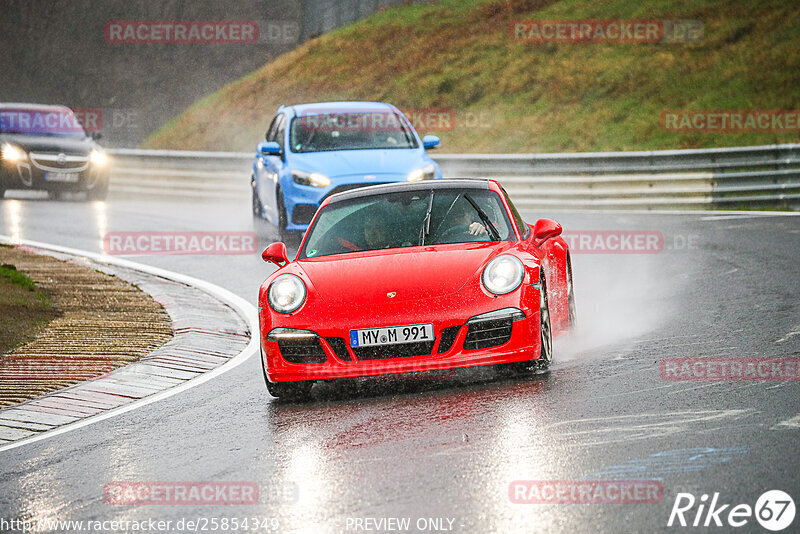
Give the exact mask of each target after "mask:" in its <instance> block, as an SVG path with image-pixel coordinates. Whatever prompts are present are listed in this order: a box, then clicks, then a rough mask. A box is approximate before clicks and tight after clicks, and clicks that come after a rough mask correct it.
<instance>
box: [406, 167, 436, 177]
mask: <svg viewBox="0 0 800 534" xmlns="http://www.w3.org/2000/svg"><path fill="white" fill-rule="evenodd" d="M434 176H436V166H435V165H434V164H433V163H429V164H428V165H425V166H424V167H422V168H421V169H414V170H413V171H411V172H410V173H408V175H407V176H406V180H408V181H409V182H418V181H420V180H432V179H433V177H434Z"/></svg>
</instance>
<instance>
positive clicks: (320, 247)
mask: <svg viewBox="0 0 800 534" xmlns="http://www.w3.org/2000/svg"><path fill="white" fill-rule="evenodd" d="M308 232H309V235H308V238H307V239H306V242H305V245H304V247H303V249H302V250H301V251H300V256H299V257H300V259H304V258H313V257H319V256H328V255H331V254H344V253H348V252H357V251H362V250H380V249H391V248H402V247H412V246H419V245H441V244H446V243H474V242H488V241H504V240H509V239H514V233H513V230H512V226H511V223H510V221H509V218H508V215H507V213H506V210H505V209H504V207H503V204H502V202H501V200H500V197H499V196H498V195H497V194H496V193H494V192H493V191H484V190H477V189H476V190H456V189H452V190H448V189H444V190H436V191H410V192H402V193H387V194H385V195H374V196H369V197H361V198H355V199H352V200H347V201H341V202H335V203H332V204H328V205H327V206H325V207H324V208H322V210H321V211H320V213H319V216H318V217H317V220H316V222H315V223H314V225H313V226H312V227H311V228H310V229H309V230H308Z"/></svg>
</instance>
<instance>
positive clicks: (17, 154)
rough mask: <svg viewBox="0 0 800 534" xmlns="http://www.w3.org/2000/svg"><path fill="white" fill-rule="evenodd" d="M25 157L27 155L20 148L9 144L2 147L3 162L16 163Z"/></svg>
mask: <svg viewBox="0 0 800 534" xmlns="http://www.w3.org/2000/svg"><path fill="white" fill-rule="evenodd" d="M27 157H28V155H27V154H26V153H25V151H24V150H22V149H21V148H20V147H18V146H16V145H12V144H10V143H6V144H4V145H3V161H7V162H9V163H18V162H20V161H22V160H24V159H25V158H27Z"/></svg>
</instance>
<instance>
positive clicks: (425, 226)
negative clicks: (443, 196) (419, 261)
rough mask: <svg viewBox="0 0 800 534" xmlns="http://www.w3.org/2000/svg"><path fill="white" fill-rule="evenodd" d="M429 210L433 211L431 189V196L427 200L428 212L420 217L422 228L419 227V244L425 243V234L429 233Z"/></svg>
mask: <svg viewBox="0 0 800 534" xmlns="http://www.w3.org/2000/svg"><path fill="white" fill-rule="evenodd" d="M431 211H433V191H431V198H430V200H429V201H428V212H427V213H426V214H425V218H424V219H422V228H420V229H419V244H420V246H422V245H424V244H425V236H426V235H428V234H430V233H431Z"/></svg>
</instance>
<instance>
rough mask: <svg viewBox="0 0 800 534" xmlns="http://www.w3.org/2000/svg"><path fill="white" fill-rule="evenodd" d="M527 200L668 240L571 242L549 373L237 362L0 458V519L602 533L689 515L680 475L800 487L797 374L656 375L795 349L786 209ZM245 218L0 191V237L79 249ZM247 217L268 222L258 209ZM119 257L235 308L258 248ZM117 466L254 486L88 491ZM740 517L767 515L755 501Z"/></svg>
mask: <svg viewBox="0 0 800 534" xmlns="http://www.w3.org/2000/svg"><path fill="white" fill-rule="evenodd" d="M523 215H525V216H527V218H528V219H529V220H531V221H532V220H534V219H535V218H537V217H538V216H547V215H552V216H553V217H554V218H556V219H557V220H559V221H560V222H561V223H562V224H563V225H564V227H565V229H572V230H588V229H601V230H611V229H629V230H656V231H660V232H662V234H663V236H664V244H665V246H664V250H663V251H662V252H660V253H658V254H575V255H574V256H573V264H574V271H575V275H574V277H575V288H576V296H577V305H578V313H579V319H580V326H581V330H580V332H579V333H578V334H577V335H575V336H572V338H571V339H560V340H558V341H557V342H556V345H555V350H556V353H555V358H556V362H557V363H556V364H555V365H554V367H553V370H552V372H551V373H550V375H549V376H544V377H537V378H530V379H519V378H512V377H502V376H501V377H499V378H493V376H492V375H493V374H494V373H493V372H489V371H486V370H479V371H469V372H460V373H458V374H457V375H456V377H455V378H454V379H453V380H451V381H449V382H446V383H445V384H443V385H437V384H436V383H434V382H430V381H423V380H395V381H390V382H379V383H366V384H357V385H355V386H352V387H345V386H342V385H334V386H331V385H327V384H326V385H325V386H324V387H319V386H318V387H317V390H316V391H315V396H316V400H315V402H312V403H310V404H307V405H291V404H285V403H282V402H277V401H275V400H274V399H273V398H271V397H270V396H269V395H268V393H267V391H266V389H265V387H264V383H263V378H262V374H261V370H260V368H259V360H258V358H257V357H253V358H251V359H250V360H249V361H247V362H246V363H245V364H243V365H241V366H239V367H238V368H236V369H234V370H232V371H231V372H229V373H226V374H224V375H222V376H220V377H217V378H215V379H214V380H212V381H210V382H208V383H206V384H203V385H201V386H198V387H196V388H193V389H191V390H189V391H186V392H183V393H181V394H178V395H176V396H173V397H170V398H168V399H166V400H164V401H161V402H157V403H154V404H151V405H148V406H145V407H143V408H140V409H138V410H134V411H132V412H129V413H126V414H123V415H120V416H117V417H114V418H111V419H109V420H105V421H102V422H99V423H97V424H94V425H90V426H88V427H85V428H82V429H78V430H76V431H73V432H69V433H66V434H64V435H62V436H59V437H57V438H53V439H49V440H44V441H40V442H38V443H34V444H30V445H25V446H23V447H19V448H17V449H14V450H11V451H7V452H3V453H0V519H5V520H9V519H27V520H36V519H58V520H92V521H96V520H101V521H102V520H112V519H116V520H147V519H156V520H171V521H173V525H174V524H175V522H176V521H178V520H180V519H181V518H184V519H202V518H205V519H208V520H210V519H211V518H220V519H221V518H239V519H240V520H241V519H243V518H245V517H251V518H252V517H259V518H262V519H264V518H275V519H276V520H277V521H276V522H271V523H268V524H266V525H263V526H269V527H270V528H272V529H273V530H272V531H280V532H364V531H366V530H364V529H363V528H364V527H366V526H370V527H375V524H374V523H364V522H361V523H359V522H357V520H358V519H361V520H365V519H366V518H376V519H380V518H410V520H411V522H410V528H409V531H417V530H418V528H417V527H424V526H426V524H427V525H428V526H430V525H436V523H433V522H427V523H426V522H425V521H424V520H427V519H428V518H442V519H443V521H441V523H439V524H441V526H442V528H441V529H440V530H438V531H446V530H444V529H446V528H448V527H449V528H451V529H452V531H453V532H570V533H574V532H607V533H617V532H653V531H660V530H665V531H670V530H671V531H687V530H692V529H689V528H680V527H672V528H667V527H666V524H667V520H668V517H669V513H670V510H671V509H672V505H673V501H674V500H675V496H676V494H677V493H678V492H690V493H694V494H695V496H696V497H699V496H700V495H701V494H702V493H709V494H712V493H714V492H719V493H720V497H719V500H720V502H721V503H730V504H739V503H747V504H750V505H751V506H752V505H754V504H755V502H756V499H757V498H758V497H759V496H760V495H761V494H762V493H763V492H764V491H766V490H770V489H781V490H784V491H786V492H788V493H789V494H790V495H792V496H793V497H794V499H795V501H796V502H798V504H800V502H799V501H800V474H798V468H797V464H798V459H800V452H799V451H800V447H799V446H798V443H800V419H798V414H800V383H798V382H793V383H787V382H667V381H664V380H662V378H661V376H660V374H659V366H658V364H659V361H660V360H661V359H662V358H666V357H711V356H716V357H742V356H747V357H782V356H793V357H798V356H800V334H798V332H800V268H799V267H798V265H800V217H783V216H772V215H769V214H765V215H764V216H749V215H736V216H725V215H718V214H714V213H708V214H705V215H687V214H684V215H638V214H586V213H584V214H578V213H553V214H547V213H541V214H540V213H536V214H534V213H524V214H523ZM251 229H253V223H252V221H251V217H250V215H249V212H248V205H247V204H246V202H243V203H229V204H223V203H211V202H205V201H191V200H187V201H184V202H178V203H168V202H166V201H163V202H161V201H156V202H152V201H145V200H136V199H119V198H114V197H113V196H112V198H111V199H110V200H109V201H108V202H106V203H99V202H98V203H83V202H70V201H64V202H51V201H45V200H9V199H6V200H5V201H0V233H2V234H7V235H12V236H17V237H20V238H24V239H31V240H38V241H44V242H48V243H55V244H59V245H63V246H68V247H75V248H79V249H84V250H90V251H100V246H101V244H100V243H101V242H100V240H101V238H102V235H103V234H104V233H105V232H107V231H131V230H133V231H164V230H174V231H183V230H199V231H203V230H208V231H212V230H213V231H219V230H251ZM257 230H258V231H259V232H260V233H261V234H262V235H263V238H264V241H268V240H270V239H271V236H270V234H271V230H270V229H269V228H268V227H267V226H258V227H257ZM689 243H691V244H692V247H691V248H688V247H687V246H686V245H688V244H689ZM130 259H133V260H135V261H140V262H142V263H147V264H150V265H155V266H159V267H164V268H167V269H171V270H174V271H178V272H181V273H185V274H189V275H192V276H196V277H199V278H202V279H205V280H209V281H211V282H213V283H216V284H218V285H220V286H223V287H225V288H227V289H229V290H231V291H233V292H235V293H237V294H239V295H241V296H243V297H245V298H247V299H249V300H250V301H251V302H253V304H255V303H256V294H257V289H258V286H259V284H260V282H261V281H262V280H263V279H264V278H265V277H266V275H267V274H268V273H269V272H271V270H272V267H271V266H268V265H266V264H264V263H262V262H261V260H260V258H259V257H258V256H257V255H254V256H149V257H144V256H143V257H133V258H130ZM793 418H794V421H792V419H793ZM781 423H783V424H781ZM550 479H556V480H575V479H605V480H608V479H619V480H634V479H656V480H660V481H661V482H662V484H663V488H664V497H663V500H662V501H661V502H660V503H655V504H591V505H568V504H563V505H532V504H512V503H511V502H510V501H509V484H510V483H511V482H512V481H514V480H550ZM114 481H252V482H255V483H256V484H258V485H259V488H260V497H259V501H260V502H259V504H256V505H247V506H213V505H183V506H172V505H170V506H165V505H147V506H127V505H112V504H107V503H106V502H105V501H104V498H103V488H104V486H105V485H106V484H107V483H109V482H114ZM694 511H696V507H695V508H694V509H693V510H692V512H694ZM687 518H689V519H690V520H692V519H693V518H694V514H693V513H692V514H691V515H689V514H687ZM722 518H723V520H724V518H725V516H724V515H723V516H722ZM419 520H423V521H422V522H420V523H418V521H419ZM451 520H452V521H451ZM359 524H360V525H361V526H362V528H359ZM251 525H252V523H251ZM206 526H207V528H208V529H211V524H210V523H209V524H208V525H206ZM274 527H277V529H275V528H274ZM793 529H794V531H798V530H799V529H800V518H797V519H795V522H794V525H793V526H792V527H790V528H789V529H788V530H787V532H789V531H792V530H793ZM4 530H5V529H4ZM240 530H242V529H240ZM706 530H707V531H719V532H723V531H730V530H731V529H730V527H727V526H726V527H725V528H716V529H715V528H709V529H706ZM738 530H739V531H743V532H766V531H764V530H763V529H761V528H760V527H759V526H758V524H756V522H755V520H754V519H753V518H750V520H749V523H748V524H747V526H745V527H743V528H742V529H738ZM109 531H110V530H109ZM208 531H212V530H208ZM221 531H223V530H217V532H221ZM251 531H252V526H251ZM268 531H270V530H269V529H261V530H260V532H268ZM371 531H372V532H376V531H377V532H380V531H381V530H377V529H376V530H371ZM382 531H383V532H397V531H402V530H382ZM423 531H424V530H423ZM430 531H437V530H435V529H434V530H430Z"/></svg>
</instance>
